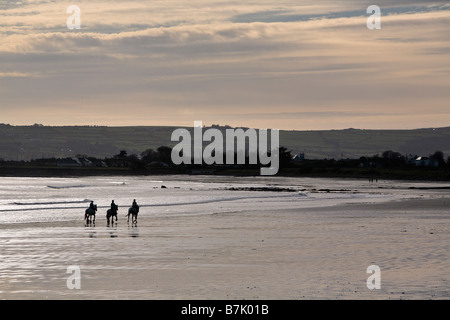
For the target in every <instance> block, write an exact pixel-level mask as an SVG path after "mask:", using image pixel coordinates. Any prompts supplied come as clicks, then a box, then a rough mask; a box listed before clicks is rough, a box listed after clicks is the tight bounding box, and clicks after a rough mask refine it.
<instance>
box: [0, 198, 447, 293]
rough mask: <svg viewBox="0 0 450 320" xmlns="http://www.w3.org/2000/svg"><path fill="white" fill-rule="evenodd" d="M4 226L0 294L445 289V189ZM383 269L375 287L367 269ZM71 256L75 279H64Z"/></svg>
mask: <svg viewBox="0 0 450 320" xmlns="http://www.w3.org/2000/svg"><path fill="white" fill-rule="evenodd" d="M119 218H120V220H119V223H118V225H116V226H114V227H107V226H106V220H105V219H104V217H103V216H101V217H100V216H99V217H98V218H97V223H96V225H95V227H92V226H91V227H89V226H88V227H86V226H85V225H84V222H83V221H82V220H80V221H72V222H48V223H34V224H7V225H1V226H0V256H1V262H0V298H1V299H108V300H110V299H448V298H450V260H449V252H450V220H449V219H450V199H449V198H446V197H445V196H444V195H442V196H441V197H437V198H436V199H426V200H419V199H418V200H405V201H401V202H400V201H396V202H387V203H378V204H352V205H350V204H347V205H339V206H334V207H326V208H313V209H311V208H309V209H298V210H297V209H295V210H280V211H277V212H274V211H273V210H268V211H264V210H255V211H248V212H239V213H232V212H230V213H220V214H211V215H198V216H171V217H161V216H159V217H151V216H142V217H140V218H139V222H138V224H137V226H131V225H128V224H127V222H126V218H124V217H123V216H120V217H119ZM370 265H378V266H379V267H380V269H381V289H379V290H376V289H375V290H369V289H368V288H367V285H366V281H367V278H368V277H369V276H370V274H368V273H366V269H367V267H368V266H370ZM69 266H78V267H79V268H80V285H81V288H80V289H68V287H67V279H68V278H69V277H70V276H71V274H68V273H66V272H67V268H68V267H69Z"/></svg>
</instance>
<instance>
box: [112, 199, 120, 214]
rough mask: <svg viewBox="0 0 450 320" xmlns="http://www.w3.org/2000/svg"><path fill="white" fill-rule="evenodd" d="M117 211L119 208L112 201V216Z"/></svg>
mask: <svg viewBox="0 0 450 320" xmlns="http://www.w3.org/2000/svg"><path fill="white" fill-rule="evenodd" d="M117 210H119V206H118V205H117V204H115V203H114V200H113V201H112V202H111V212H112V213H113V214H116V213H117Z"/></svg>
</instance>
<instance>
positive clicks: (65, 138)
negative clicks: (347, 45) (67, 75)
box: [0, 124, 450, 160]
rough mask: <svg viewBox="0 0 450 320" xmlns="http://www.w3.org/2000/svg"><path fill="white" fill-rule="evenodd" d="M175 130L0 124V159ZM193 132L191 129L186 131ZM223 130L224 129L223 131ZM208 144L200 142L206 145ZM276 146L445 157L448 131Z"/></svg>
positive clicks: (335, 136)
mask: <svg viewBox="0 0 450 320" xmlns="http://www.w3.org/2000/svg"><path fill="white" fill-rule="evenodd" d="M175 129H176V127H95V126H62V127H51V126H40V125H34V126H10V125H4V124H0V159H4V160H29V159H33V158H50V157H57V158H60V157H68V156H74V155H77V154H86V155H89V156H95V157H101V158H102V157H105V156H108V157H109V156H112V155H114V154H117V153H119V151H120V150H126V151H127V152H128V154H133V153H134V154H140V153H141V152H142V151H144V150H146V149H149V148H152V149H156V148H158V147H159V146H162V145H166V146H170V147H172V146H174V145H175V142H171V141H170V137H171V134H172V132H173V130H175ZM188 129H192V128H188ZM221 129H222V130H224V129H225V128H224V127H222V128H221ZM206 144H207V143H205V145H206ZM280 145H281V146H285V147H287V148H288V149H290V150H292V151H293V153H300V152H302V153H305V154H306V157H307V158H309V159H323V158H329V159H330V158H334V159H340V158H359V157H360V156H365V155H369V156H371V155H374V154H381V153H382V152H383V151H385V150H394V151H397V152H400V153H402V154H413V155H429V154H431V153H434V152H435V151H436V150H440V151H443V152H444V155H445V156H446V157H447V156H450V127H446V128H435V129H416V130H357V129H346V130H328V131H280Z"/></svg>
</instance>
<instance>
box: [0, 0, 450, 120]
mask: <svg viewBox="0 0 450 320" xmlns="http://www.w3.org/2000/svg"><path fill="white" fill-rule="evenodd" d="M76 3H77V4H78V5H79V6H80V8H81V12H82V28H81V30H68V29H67V27H66V19H67V18H68V16H69V15H68V14H67V13H66V11H65V10H66V8H67V6H68V5H69V4H73V3H69V1H68V2H61V1H0V38H1V39H2V41H0V109H1V110H2V115H4V116H5V117H6V116H7V118H5V120H3V119H2V122H5V121H10V122H13V123H14V122H20V123H23V121H24V119H25V118H24V117H25V116H24V114H25V113H24V112H21V111H20V110H25V109H26V110H27V113H26V114H29V115H30V119H33V120H30V121H32V123H34V122H43V123H46V122H48V121H51V123H55V124H58V123H66V124H68V122H71V121H72V123H75V124H83V123H86V122H87V121H89V119H92V121H95V123H92V124H118V123H119V124H120V121H126V123H123V124H140V125H143V124H148V125H150V124H171V123H177V124H180V123H181V122H182V123H181V124H184V125H191V124H192V121H194V120H204V121H205V122H206V121H210V122H214V123H220V122H224V121H226V122H228V123H229V124H233V123H234V124H236V125H246V126H256V125H255V124H256V123H259V124H261V125H264V126H266V127H267V126H268V124H269V122H272V123H273V125H272V127H278V128H294V127H293V126H295V128H297V129H302V128H314V126H318V125H320V127H326V126H327V125H328V126H339V127H359V125H358V124H359V123H360V124H370V123H371V121H373V125H374V126H377V127H381V126H383V125H387V122H389V125H390V126H392V121H388V119H389V116H391V119H396V121H397V123H398V127H417V126H421V124H420V123H421V122H420V121H425V120H424V119H427V120H426V122H427V125H428V124H429V122H431V121H432V120H431V119H432V115H436V119H437V117H438V116H437V115H439V121H440V122H443V121H444V122H445V121H447V122H448V121H450V117H449V115H448V114H447V115H446V113H445V112H444V111H445V110H448V101H450V93H449V92H450V90H448V88H449V87H450V78H449V72H448V70H450V65H449V61H450V59H449V58H450V52H449V48H450V23H449V22H450V6H449V5H448V4H447V3H446V2H433V3H432V4H430V3H428V2H424V1H414V0H409V1H408V0H403V1H402V0H399V1H395V3H393V2H392V1H387V0H380V1H379V3H380V6H381V7H382V29H381V30H376V31H373V30H368V29H367V27H366V19H367V16H368V15H367V14H366V8H367V6H368V5H370V4H372V3H369V1H356V0H341V1H323V2H322V1H321V2H320V3H318V2H317V1H309V0H307V1H300V2H299V1H291V0H282V1H277V2H274V1H264V0H261V1H255V2H245V3H243V2H242V1H206V0H193V1H189V2H186V1H181V0H171V1H138V0H131V1H81V0H80V1H76ZM424 106H426V110H427V112H428V114H429V116H427V117H425V116H423V110H424V109H423V108H424ZM15 110H16V111H15ZM49 110H53V112H50V111H49ZM224 110H226V112H224ZM15 112H16V113H15ZM106 113H108V117H106V116H104V117H103V118H102V115H105V114H106ZM259 113H260V114H261V116H260V117H258V116H256V115H257V114H259ZM70 114H73V116H70ZM226 115H230V116H226ZM248 115H255V116H248ZM267 115H270V116H267ZM400 115H402V116H400ZM418 115H422V117H420V116H418ZM214 117H216V118H217V119H216V120H214ZM400 118H401V119H403V120H402V121H399V119H400ZM39 119H41V120H39ZM101 119H105V120H104V121H105V122H104V123H99V121H102V120H101ZM301 119H309V120H307V121H306V120H305V121H301ZM407 119H410V120H407ZM421 119H422V120H421ZM242 122H245V123H242ZM424 125H425V123H424ZM302 126H303V127H302Z"/></svg>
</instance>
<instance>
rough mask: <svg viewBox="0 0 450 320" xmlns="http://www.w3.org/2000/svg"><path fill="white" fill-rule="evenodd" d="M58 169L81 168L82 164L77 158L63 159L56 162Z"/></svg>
mask: <svg viewBox="0 0 450 320" xmlns="http://www.w3.org/2000/svg"><path fill="white" fill-rule="evenodd" d="M57 165H58V167H81V166H82V165H83V164H82V163H81V161H80V160H78V158H65V159H61V160H60V161H58V164H57Z"/></svg>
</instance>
